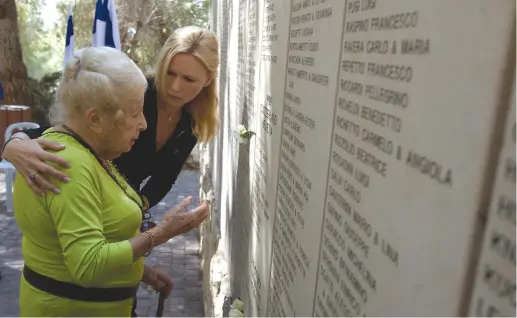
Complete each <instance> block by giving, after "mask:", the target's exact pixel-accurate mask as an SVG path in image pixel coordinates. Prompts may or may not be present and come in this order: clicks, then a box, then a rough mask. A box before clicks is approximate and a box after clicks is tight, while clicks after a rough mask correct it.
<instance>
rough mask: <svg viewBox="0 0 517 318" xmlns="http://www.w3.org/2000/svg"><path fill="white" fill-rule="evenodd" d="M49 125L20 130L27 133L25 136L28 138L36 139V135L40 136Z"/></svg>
mask: <svg viewBox="0 0 517 318" xmlns="http://www.w3.org/2000/svg"><path fill="white" fill-rule="evenodd" d="M49 128H50V127H40V128H34V129H24V130H22V131H21V132H23V133H25V134H27V136H29V138H30V139H36V138H38V137H40V136H41V135H42V134H43V132H44V131H45V130H47V129H49Z"/></svg>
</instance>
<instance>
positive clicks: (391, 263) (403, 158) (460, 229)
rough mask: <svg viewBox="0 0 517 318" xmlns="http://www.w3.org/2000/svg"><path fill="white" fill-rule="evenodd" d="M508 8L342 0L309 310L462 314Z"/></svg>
mask: <svg viewBox="0 0 517 318" xmlns="http://www.w3.org/2000/svg"><path fill="white" fill-rule="evenodd" d="M513 8H514V6H512V5H511V4H510V2H508V1H496V2H490V4H488V3H487V2H486V1H471V0H468V1H467V0H463V1H461V0H458V1H445V0H441V1H436V0H435V1H414V0H390V1H372V0H365V1H347V3H346V11H345V22H344V26H343V43H342V51H343V52H342V58H341V61H340V63H339V64H338V65H336V67H339V69H340V76H339V84H338V96H337V99H336V113H335V116H334V119H333V131H332V146H331V147H330V156H331V160H330V167H329V171H328V186H327V194H326V204H325V217H324V226H323V234H322V238H321V253H320V261H319V268H318V270H319V272H318V284H317V289H316V297H315V308H314V315H315V316H348V315H352V316H361V315H367V316H379V315H380V316H392V315H395V316H429V315H431V316H451V315H457V314H459V312H460V310H461V308H460V303H461V297H462V295H463V292H464V291H463V289H462V288H463V286H464V281H465V279H466V278H467V273H468V269H469V267H470V265H471V264H470V262H469V255H470V252H471V251H470V247H471V243H472V239H473V234H474V233H473V231H474V229H475V228H476V226H475V225H476V222H477V218H476V212H477V210H478V205H479V203H480V196H481V194H482V193H481V191H482V189H483V182H484V179H483V177H484V173H485V171H484V169H485V168H486V166H485V164H486V158H487V152H488V151H489V144H490V142H491V140H490V132H491V131H492V129H493V127H494V125H495V124H496V123H495V118H496V117H497V116H496V115H497V110H498V96H499V94H500V92H501V84H502V82H503V78H502V77H503V72H502V71H503V69H504V67H505V62H506V58H507V53H508V51H509V45H510V44H509V43H511V41H510V36H511V33H510V32H509V30H508V29H507V26H508V23H513V20H512V14H513V15H515V12H514V10H511V9H513ZM492 21H493V22H495V21H498V23H492ZM501 21H506V22H507V23H504V22H503V23H501ZM513 36H515V34H513ZM502 43H503V45H501V44H502ZM505 43H508V44H505Z"/></svg>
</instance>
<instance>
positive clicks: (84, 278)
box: [14, 47, 208, 317]
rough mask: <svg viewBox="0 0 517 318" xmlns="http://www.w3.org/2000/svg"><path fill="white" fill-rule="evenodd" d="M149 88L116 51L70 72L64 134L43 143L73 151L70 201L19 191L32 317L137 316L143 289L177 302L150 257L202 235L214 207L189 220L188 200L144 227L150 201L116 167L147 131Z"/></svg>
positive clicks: (90, 57)
mask: <svg viewBox="0 0 517 318" xmlns="http://www.w3.org/2000/svg"><path fill="white" fill-rule="evenodd" d="M146 89H147V81H146V78H145V77H144V75H143V74H142V72H141V71H140V70H139V69H138V67H137V66H136V65H135V64H134V63H133V62H132V61H131V60H130V59H129V57H127V56H126V55H125V54H124V53H122V52H120V51H118V50H115V49H111V48H108V47H96V48H86V49H82V50H79V51H77V52H76V54H75V55H74V57H72V58H71V59H70V61H69V62H68V64H67V65H66V68H65V71H64V73H63V78H62V80H61V82H60V85H59V88H58V91H57V93H56V103H55V105H54V107H53V109H52V112H51V114H52V122H53V124H54V126H53V127H52V128H49V129H47V130H45V132H44V133H43V134H42V136H41V137H40V139H41V140H46V141H47V142H57V143H60V144H62V145H64V146H66V149H64V150H62V152H61V153H60V155H61V156H62V157H63V158H64V159H65V160H67V161H69V162H70V163H71V167H70V168H69V169H68V173H69V175H70V182H68V183H66V184H63V185H62V186H61V193H60V194H56V193H47V194H46V195H45V196H37V195H35V194H34V193H33V191H32V189H31V188H30V187H29V184H28V183H27V182H26V180H24V179H23V178H17V179H16V182H15V192H14V211H15V218H16V221H17V223H18V225H19V227H20V229H21V231H22V234H23V241H22V253H23V256H24V260H25V267H24V269H23V275H22V277H21V283H20V315H21V316H22V317H23V316H61V317H68V316H85V317H91V316H117V317H123V316H126V317H128V316H129V315H130V314H131V309H132V304H133V299H134V297H135V292H136V289H137V287H138V285H139V283H140V281H144V282H146V283H148V284H150V285H152V286H153V287H154V288H156V289H158V290H160V291H162V292H163V293H164V295H165V296H167V295H168V294H169V293H170V291H171V289H172V281H171V279H170V278H169V277H168V276H167V275H165V274H164V273H161V272H159V271H157V270H155V269H153V268H150V267H147V266H145V265H144V260H143V256H144V255H146V254H147V253H148V252H150V251H152V249H153V247H155V246H157V245H160V244H163V243H165V242H167V241H168V240H169V239H170V238H171V237H174V236H176V235H178V234H181V233H184V232H186V231H188V230H190V229H192V228H194V227H196V226H198V225H199V224H200V222H202V221H203V220H204V219H205V218H206V216H207V215H208V207H207V204H206V202H204V203H203V204H202V205H201V206H200V207H198V208H196V209H194V210H193V211H190V212H188V213H183V212H184V211H183V210H184V209H185V208H186V207H187V206H188V204H190V200H189V199H187V200H185V201H184V202H182V203H181V204H179V205H178V206H176V207H174V208H172V209H171V210H169V211H167V212H166V214H167V218H166V219H165V220H164V221H163V222H161V223H160V224H159V226H154V224H152V223H150V222H147V221H143V222H142V209H143V202H142V199H141V198H140V196H139V195H138V193H137V192H136V191H134V190H133V189H132V188H131V187H130V186H129V184H128V183H127V182H126V180H125V179H124V178H123V176H122V175H121V174H120V173H119V172H118V171H117V169H116V167H115V166H114V165H113V164H112V163H111V160H113V159H116V158H117V157H119V156H120V155H121V154H123V153H126V152H128V151H129V150H130V149H131V147H132V146H133V144H134V143H135V141H136V140H137V139H138V135H139V134H140V133H141V132H142V131H144V130H145V129H146V127H147V123H146V120H145V118H144V115H143V112H142V110H143V102H144V94H145V91H146ZM58 169H62V168H58ZM30 180H31V181H33V180H34V177H31V179H30ZM51 181H53V180H51ZM142 228H144V229H143V231H142V232H141V233H140V231H141V229H142Z"/></svg>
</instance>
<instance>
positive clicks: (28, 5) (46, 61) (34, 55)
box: [16, 0, 64, 79]
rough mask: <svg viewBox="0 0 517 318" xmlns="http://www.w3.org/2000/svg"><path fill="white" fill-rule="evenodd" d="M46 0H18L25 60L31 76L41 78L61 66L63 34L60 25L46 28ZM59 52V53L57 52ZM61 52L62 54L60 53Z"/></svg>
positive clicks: (17, 6) (19, 22)
mask: <svg viewBox="0 0 517 318" xmlns="http://www.w3.org/2000/svg"><path fill="white" fill-rule="evenodd" d="M43 5H44V0H17V1H16V8H17V13H18V26H19V30H20V44H21V46H22V52H23V62H24V63H25V66H26V67H27V71H28V73H29V76H30V77H32V78H36V79H40V78H41V77H42V76H43V75H44V74H46V73H48V72H51V71H53V70H56V69H58V68H59V67H60V66H61V64H60V63H61V58H62V56H63V53H62V52H63V50H61V51H59V50H58V51H56V49H57V48H59V47H64V44H63V43H64V41H63V36H58V35H59V32H56V31H58V30H59V27H58V25H59V24H58V25H53V26H51V27H50V30H47V29H45V27H44V23H43V16H42V14H43V13H42V10H41V8H42V6H43ZM56 53H57V54H56ZM59 53H61V54H59Z"/></svg>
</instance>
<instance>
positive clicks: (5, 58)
mask: <svg viewBox="0 0 517 318" xmlns="http://www.w3.org/2000/svg"><path fill="white" fill-rule="evenodd" d="M0 82H2V85H3V89H4V99H5V101H4V104H7V105H25V106H32V96H31V92H30V90H29V78H28V74H27V68H26V67H25V64H23V59H22V48H21V45H20V32H19V30H18V17H17V13H16V3H15V0H0Z"/></svg>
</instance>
